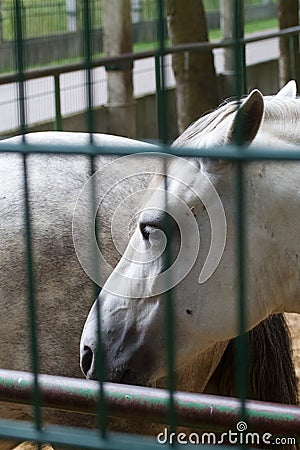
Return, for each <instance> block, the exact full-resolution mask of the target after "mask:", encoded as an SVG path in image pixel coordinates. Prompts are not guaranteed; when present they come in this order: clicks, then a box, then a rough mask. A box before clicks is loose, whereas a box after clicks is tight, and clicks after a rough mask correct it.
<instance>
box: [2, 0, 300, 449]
mask: <svg viewBox="0 0 300 450" xmlns="http://www.w3.org/2000/svg"><path fill="white" fill-rule="evenodd" d="M83 5H84V8H83V23H84V26H83V28H84V43H85V45H84V54H85V59H84V64H83V67H84V68H85V70H86V98H87V123H88V130H89V132H90V144H89V145H87V146H85V147H84V148H83V147H81V146H77V147H76V146H74V147H72V148H69V147H68V148H63V149H62V148H61V147H57V146H55V145H47V146H44V147H41V146H39V147H36V146H34V145H29V144H27V143H26V137H25V133H26V130H27V122H26V98H25V91H24V83H25V80H26V79H27V78H28V74H27V72H26V70H25V65H24V53H23V27H22V8H21V2H20V0H15V3H14V7H15V33H16V61H17V73H16V74H15V75H14V79H15V80H17V81H18V89H19V91H18V97H19V122H20V133H21V134H23V135H24V139H23V143H22V144H20V145H18V147H16V145H12V144H6V145H5V146H3V147H2V148H1V151H5V152H14V153H15V152H16V153H19V154H21V155H23V168H24V203H25V217H24V227H25V230H26V270H27V288H28V314H29V316H28V320H29V324H30V330H31V356H32V375H30V374H28V375H25V374H22V375H20V374H11V373H7V372H5V371H0V391H1V395H0V399H1V400H5V401H22V402H24V403H25V404H33V408H34V416H35V420H34V422H33V423H29V422H27V423H23V422H18V421H12V420H4V419H1V420H0V437H1V438H7V437H9V438H14V439H16V440H30V441H36V442H40V443H41V442H51V443H53V444H59V445H66V446H73V447H82V448H103V449H122V450H124V449H134V448H138V449H141V448H143V449H147V448H149V449H150V448H153V449H154V448H161V444H158V443H157V442H155V441H154V440H153V439H150V438H146V437H141V436H128V435H124V434H122V435H119V434H112V433H109V432H108V431H107V430H106V411H107V406H109V407H110V411H113V413H114V414H116V415H123V414H129V415H130V414H131V415H132V416H134V415H142V414H143V412H144V414H145V417H147V419H149V417H150V418H151V419H153V420H157V421H162V420H163V419H164V418H167V422H168V423H169V425H170V430H171V431H172V430H175V429H176V426H177V425H180V424H181V425H190V426H193V427H197V426H198V427H200V428H201V426H203V425H206V426H210V425H211V426H212V427H219V428H221V429H222V427H223V428H224V427H226V426H229V425H231V424H233V423H236V420H237V419H239V420H243V419H245V418H246V417H247V420H250V421H251V423H252V424H253V426H254V430H257V431H258V432H259V431H261V430H262V429H263V422H264V420H267V422H268V424H271V426H272V430H275V432H278V433H283V434H285V435H286V434H287V433H294V434H295V435H296V433H297V434H299V428H298V427H299V420H300V412H299V409H298V408H297V407H287V406H282V407H279V406H277V407H274V406H273V407H272V406H270V407H268V405H267V404H265V405H263V406H261V405H259V404H257V403H256V402H250V403H248V402H247V403H246V397H247V361H246V358H245V355H246V354H247V340H246V334H245V323H246V317H245V314H246V311H245V293H246V289H247V286H246V281H245V255H244V248H245V242H244V239H245V238H244V220H245V216H246V214H247V211H245V210H244V191H243V187H244V178H243V161H245V160H250V159H251V160H257V159H261V160H263V159H266V160H271V159H274V160H299V159H300V155H299V154H297V153H296V152H294V151H288V150H286V149H280V150H278V151H276V152H275V151H274V152H272V153H271V152H270V151H266V150H265V149H251V151H248V150H247V149H246V148H244V147H243V146H242V143H243V137H242V135H241V136H238V137H237V140H236V145H235V146H232V147H226V150H225V149H224V148H222V147H218V148H213V149H209V150H208V149H194V148H193V149H184V156H189V155H191V156H195V154H197V155H198V156H209V157H213V158H225V159H233V160H236V161H237V163H238V166H239V170H238V177H237V189H238V192H239V195H238V202H237V222H238V236H237V248H238V260H237V271H238V274H237V279H238V283H239V286H238V297H239V302H238V304H239V308H238V311H237V315H238V322H239V333H240V338H239V342H238V346H237V363H236V372H237V380H238V393H239V400H236V401H234V400H228V399H224V401H223V403H222V400H221V398H216V400H215V403H213V401H212V399H211V398H207V397H205V396H201V395H197V396H196V395H188V394H186V396H182V395H180V394H177V393H175V381H174V351H175V349H174V344H173V342H174V339H173V336H174V329H175V327H176V323H175V322H174V318H173V309H172V296H171V293H168V294H167V295H166V319H167V320H166V330H167V331H166V333H167V340H168V391H166V392H164V393H161V392H160V391H156V390H154V389H148V390H147V389H145V388H134V387H132V388H130V387H127V388H126V387H124V389H123V390H122V388H121V387H120V386H119V387H117V388H114V386H113V385H110V384H109V383H108V384H106V383H104V382H103V373H102V372H103V371H100V374H101V376H100V381H99V383H97V382H86V381H84V380H83V381H79V380H78V381H75V380H68V379H65V381H64V382H63V379H61V378H51V377H47V376H40V375H39V354H38V333H37V324H36V304H35V273H34V271H35V269H34V262H33V256H32V254H33V250H32V230H31V216H30V202H29V179H28V174H27V158H28V155H29V154H31V153H34V152H38V153H59V154H70V153H72V154H84V155H87V157H89V158H90V162H91V165H90V167H91V173H93V171H94V162H93V158H94V156H95V155H97V154H110V153H113V154H128V153H136V152H139V151H144V149H130V148H128V149H124V148H113V149H112V148H105V147H103V148H99V147H97V148H96V147H95V146H94V145H93V136H92V132H93V129H94V124H93V92H92V75H91V70H92V67H93V66H94V65H95V61H92V55H91V45H90V36H91V11H90V4H89V0H84V2H83ZM163 6H164V2H163V0H157V11H158V17H159V18H158V20H157V27H158V36H159V46H158V50H157V51H156V52H155V61H156V82H157V104H158V109H157V115H158V123H159V138H160V142H161V144H162V147H161V149H160V150H161V152H163V153H170V154H176V155H181V154H182V153H183V152H182V150H181V149H180V148H172V149H171V148H169V147H168V146H167V144H168V122H167V117H168V107H167V102H166V89H165V78H164V57H165V55H166V53H172V52H176V51H184V50H189V49H191V48H193V49H196V48H198V49H199V51H201V49H202V48H203V46H202V45H201V44H200V45H199V44H194V45H184V46H179V47H178V48H172V49H166V48H165V36H164V26H163V21H164V11H163ZM235 6H236V17H235V23H234V34H235V39H234V41H233V42H227V43H225V44H222V45H223V46H224V45H225V46H226V45H227V46H229V45H232V46H233V47H234V50H235V65H236V77H235V83H236V95H237V97H238V98H239V99H240V98H241V97H242V96H243V94H244V93H245V90H246V75H245V40H244V39H243V29H242V27H241V23H242V21H241V20H240V17H241V15H242V8H243V1H242V0H235ZM296 33H299V29H295V30H292V31H291V34H296ZM220 45H221V44H220ZM216 46H217V45H213V46H212V45H210V46H209V45H208V46H206V47H210V48H212V47H216ZM142 56H143V55H142ZM142 56H141V55H140V56H139V55H136V56H134V55H127V56H126V55H125V56H123V57H122V58H120V59H129V60H133V59H134V58H138V57H142ZM114 60H115V59H110V60H108V59H106V60H103V61H102V62H101V63H102V64H107V63H108V62H111V61H114ZM51 70H52V69H51ZM29 76H30V74H29ZM57 83H58V81H57ZM57 91H58V92H59V86H58V85H57ZM56 107H57V111H58V118H57V120H59V96H58V95H57V98H56ZM58 127H59V126H58ZM91 207H93V205H91ZM98 322H99V324H98V329H99V331H100V318H99V317H98ZM99 364H100V367H103V364H102V361H99ZM20 376H21V377H22V380H21V381H20ZM74 396H77V400H76V401H75V402H74ZM68 399H69V400H68ZM127 400H130V405H127V404H126V401H127ZM42 406H50V407H58V408H60V409H65V410H68V409H72V408H73V409H75V410H76V411H81V412H87V411H89V412H90V413H91V414H98V416H99V421H98V423H99V430H96V431H87V430H84V429H73V428H66V427H59V426H47V427H46V428H44V426H43V423H42V420H41V408H42ZM153 406H155V408H156V409H157V411H158V412H156V413H155V412H153ZM211 408H213V409H214V408H215V410H216V413H215V415H214V414H212V413H211ZM259 408H260V409H259ZM148 411H150V412H149V415H147V414H148ZM165 420H166V419H165ZM167 446H168V445H167ZM185 448H194V446H193V445H185ZM207 448H209V447H207ZM212 448H213V447H212ZM225 448H226V447H225Z"/></svg>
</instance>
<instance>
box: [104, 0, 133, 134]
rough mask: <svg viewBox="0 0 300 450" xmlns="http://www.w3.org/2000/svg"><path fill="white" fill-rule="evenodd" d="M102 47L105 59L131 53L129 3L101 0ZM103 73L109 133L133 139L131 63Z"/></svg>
mask: <svg viewBox="0 0 300 450" xmlns="http://www.w3.org/2000/svg"><path fill="white" fill-rule="evenodd" d="M103 44H104V52H105V54H106V55H107V56H117V55H121V54H122V53H130V52H132V24H131V2H130V0H122V1H120V0H104V2H103ZM106 70H107V89H108V104H107V107H108V130H109V133H111V134H117V135H122V136H128V137H135V136H136V118H135V105H134V95H133V79H132V63H130V62H129V63H128V62H116V63H115V64H111V65H110V66H107V67H106Z"/></svg>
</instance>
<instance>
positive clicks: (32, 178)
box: [0, 132, 227, 449]
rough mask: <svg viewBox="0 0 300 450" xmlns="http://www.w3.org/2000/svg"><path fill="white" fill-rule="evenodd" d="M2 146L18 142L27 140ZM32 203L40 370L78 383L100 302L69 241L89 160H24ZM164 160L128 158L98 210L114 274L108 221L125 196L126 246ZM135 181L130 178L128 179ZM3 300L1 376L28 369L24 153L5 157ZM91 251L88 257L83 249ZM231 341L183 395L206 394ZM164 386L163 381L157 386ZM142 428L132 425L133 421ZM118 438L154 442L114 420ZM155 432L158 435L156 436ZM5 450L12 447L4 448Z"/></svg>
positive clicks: (18, 410) (213, 352)
mask: <svg viewBox="0 0 300 450" xmlns="http://www.w3.org/2000/svg"><path fill="white" fill-rule="evenodd" d="M94 139H95V143H96V144H97V145H111V146H115V145H119V146H126V145H127V146H131V147H132V146H139V147H141V148H145V149H147V148H150V146H149V144H144V143H142V142H138V141H132V140H128V139H125V138H117V137H115V136H105V135H94ZM26 141H27V142H28V143H30V144H36V145H45V144H49V143H51V144H56V145H63V146H66V145H81V144H82V145H83V144H86V143H88V142H89V136H88V135H87V134H82V133H55V132H46V133H32V134H28V135H27V136H26ZM6 142H8V143H20V142H21V137H16V138H11V139H7V140H6V141H3V143H1V144H0V146H2V147H3V149H4V148H5V144H6ZM114 160H115V157H112V156H99V157H96V158H95V168H96V169H99V168H102V167H104V166H105V165H106V164H109V163H111V162H112V161H114ZM27 165H28V176H29V179H28V182H29V195H30V216H31V232H32V246H33V261H34V277H35V299H36V304H37V325H38V341H39V348H38V350H39V360H40V365H39V371H40V372H41V373H47V374H52V375H62V376H70V377H81V376H82V373H81V371H80V364H79V352H78V350H79V342H80V335H81V332H82V327H83V324H84V319H85V317H86V315H87V312H88V310H89V308H90V306H91V304H92V302H93V300H94V298H95V291H94V287H93V286H92V283H91V280H90V279H89V277H88V276H87V275H86V273H85V272H84V270H83V269H82V267H81V265H80V264H79V262H78V259H77V256H76V253H75V250H74V245H73V239H72V216H73V210H74V207H75V205H76V201H77V198H78V195H79V193H80V191H81V189H82V187H83V185H84V183H85V182H86V181H87V180H88V179H89V173H90V161H89V158H88V157H85V156H73V155H68V156H66V155H64V156H60V155H29V156H28V157H27ZM160 165H161V162H160V161H159V160H158V159H156V158H155V157H152V158H147V160H145V158H142V159H140V158H139V157H138V156H137V157H136V158H132V159H131V160H130V166H129V165H128V164H127V165H125V166H124V167H123V169H122V170H123V171H122V172H121V173H114V176H115V177H116V178H118V177H120V178H122V179H124V181H123V183H120V186H119V187H118V186H116V187H115V189H114V190H113V192H112V193H110V192H108V195H107V197H105V200H104V201H103V202H102V203H101V207H100V209H99V235H100V236H99V242H100V243H103V244H101V245H102V247H103V253H104V255H105V257H106V258H107V260H108V262H109V263H110V264H111V265H112V267H114V266H115V265H116V264H117V262H118V260H119V259H120V254H119V252H118V250H117V249H116V247H115V243H114V242H113V240H112V232H111V227H110V223H111V221H112V218H113V215H114V212H115V210H116V208H117V206H118V205H119V204H120V203H121V202H122V201H123V199H124V196H126V195H127V196H128V202H127V208H126V210H127V214H125V212H126V211H125V212H124V215H122V214H121V215H118V221H117V222H116V230H115V232H116V235H117V239H118V246H119V247H120V248H125V247H126V245H127V242H128V240H129V237H130V230H129V229H128V223H129V222H130V218H131V217H133V216H134V215H135V212H136V211H137V208H138V205H137V202H136V197H132V194H133V193H135V192H137V191H140V190H141V189H142V188H143V187H144V188H146V187H147V186H148V184H149V182H150V180H151V178H152V174H151V173H152V172H155V171H157V170H158V169H159V167H160ZM130 170H131V171H133V170H135V171H136V172H137V173H139V176H137V177H131V178H130V179H127V175H128V172H129V171H130ZM0 179H1V184H0V211H1V225H0V241H1V251H0V255H1V257H0V302H1V310H2V315H1V325H0V339H1V358H0V367H1V368H2V369H11V370H21V371H24V370H25V371H27V370H31V369H32V366H31V359H30V338H29V336H30V334H29V333H30V331H29V327H28V325H27V324H28V301H27V294H26V264H27V261H26V256H25V231H24V186H23V159H22V156H21V155H18V154H7V153H3V154H2V153H1V154H0ZM110 184H111V180H109V179H106V178H105V177H104V178H101V179H100V183H99V185H98V186H97V188H98V189H99V190H100V191H101V192H102V193H105V192H106V190H107V188H108V186H109V185H110ZM78 220H79V223H78V224H77V225H78V227H81V230H82V236H83V239H85V238H86V235H85V232H86V228H87V226H86V217H84V216H79V218H78ZM87 251H88V250H87ZM226 346H227V343H226V342H224V343H218V344H217V345H215V346H214V347H213V348H211V349H209V350H208V351H207V352H206V353H203V354H202V355H201V357H200V358H197V359H196V361H195V362H194V363H193V365H191V366H190V367H189V368H184V369H183V370H180V371H179V373H178V376H179V386H180V388H182V389H186V390H190V391H195V392H202V391H203V390H204V389H205V386H206V384H207V382H208V380H209V379H210V378H211V376H212V374H213V373H214V371H215V369H216V367H217V365H218V363H219V361H220V359H221V357H222V355H223V353H224V350H225V348H226ZM161 383H163V380H162V381H161ZM0 411H1V413H0V414H1V417H3V418H11V419H23V420H24V419H28V418H32V417H33V416H32V414H33V412H32V409H31V408H30V407H24V406H22V405H16V404H11V403H9V404H8V403H3V402H1V403H0ZM43 418H44V420H45V421H46V422H50V423H59V424H69V425H73V426H76V425H78V426H82V424H83V423H84V425H85V426H92V425H93V424H94V419H93V418H91V416H82V414H79V415H76V414H71V413H66V412H60V411H53V410H52V411H51V410H47V409H44V410H43ZM135 422H136V421H135ZM111 425H112V428H115V429H117V430H118V431H120V430H124V431H126V430H127V431H131V432H134V431H136V432H137V433H140V432H142V431H144V432H145V433H149V434H154V433H155V428H154V426H151V425H150V424H145V423H133V422H132V421H128V422H127V421H125V420H124V419H122V420H117V419H115V420H114V421H111ZM158 430H159V429H158V428H156V431H157V432H158ZM0 448H1V449H6V448H10V444H8V443H7V442H5V441H2V440H1V442H0Z"/></svg>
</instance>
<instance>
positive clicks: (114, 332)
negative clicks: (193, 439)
mask: <svg viewBox="0 0 300 450" xmlns="http://www.w3.org/2000/svg"><path fill="white" fill-rule="evenodd" d="M288 95H290V94H288ZM292 97H293V95H292ZM237 106H238V105H237V103H236V102H233V103H229V104H226V105H224V106H222V107H221V108H220V109H219V110H216V111H215V112H213V113H211V114H208V115H207V116H204V117H203V118H201V119H199V121H197V122H196V123H195V124H193V125H192V126H191V127H190V128H189V129H187V130H186V131H185V132H184V133H183V134H182V135H181V136H180V137H179V138H178V140H177V141H175V144H174V145H178V146H187V147H193V146H194V147H198V146H199V147H209V146H211V145H219V144H226V143H230V142H232V140H233V139H234V138H235V136H237V134H238V130H237V127H238V122H239V121H241V123H242V125H243V138H244V142H246V143H247V144H249V145H252V146H255V145H258V146H265V145H266V144H267V145H268V146H269V148H274V147H278V146H279V147H280V146H282V145H283V142H287V144H288V145H289V146H290V147H291V148H295V151H298V150H297V145H298V144H299V141H300V135H299V134H298V135H296V133H297V127H296V126H295V123H297V120H298V119H297V118H298V117H299V114H300V100H298V99H294V98H289V97H288V96H286V92H281V93H279V95H278V96H275V97H267V98H263V97H262V95H261V94H260V92H259V91H253V92H252V93H251V94H250V95H249V96H248V97H247V98H246V99H245V100H244V101H243V103H242V106H241V107H240V108H239V110H238V113H237ZM239 118H240V119H239ZM278 122H279V123H278ZM275 130H277V131H276V132H275ZM267 137H268V139H267V141H266V138H267ZM167 169H168V170H167V171H166V178H167V184H168V189H167V192H168V196H167V213H168V214H169V215H172V216H173V217H175V218H176V219H177V218H178V217H180V221H181V222H180V233H181V236H183V237H184V245H185V246H187V248H189V249H190V252H191V251H192V249H193V247H195V245H196V243H195V236H196V234H195V232H194V231H193V226H194V225H193V224H192V222H191V221H190V222H188V220H187V219H186V221H184V220H183V219H182V217H183V216H184V214H186V215H187V216H188V215H189V214H190V213H191V212H192V214H193V215H194V216H195V222H196V225H197V228H198V230H201V245H200V246H199V250H198V252H197V257H196V259H195V262H194V264H193V265H191V268H190V270H189V272H188V273H187V274H186V276H185V277H183V278H182V279H181V281H180V282H178V283H177V285H174V286H172V296H173V305H174V316H175V322H176V331H175V344H176V349H177V360H176V364H177V367H179V366H181V365H184V364H188V362H189V360H190V359H191V358H192V357H193V356H194V355H197V354H201V352H203V351H206V350H207V349H208V348H210V347H211V346H212V345H213V344H214V343H216V342H220V341H225V340H229V339H231V338H233V337H235V336H237V335H238V326H237V321H236V315H237V313H236V298H237V285H238V279H237V271H236V262H237V248H236V234H237V220H236V215H237V211H236V206H235V205H236V195H237V193H236V176H237V170H238V169H237V165H236V164H234V163H231V162H226V161H210V160H207V159H206V158H203V159H199V158H198V159H197V158H195V160H194V163H189V164H188V163H183V162H182V163H180V160H178V159H176V160H175V161H174V160H173V161H171V162H170V164H168V167H167ZM244 177H245V204H246V205H245V210H246V211H247V217H248V219H247V228H246V229H247V237H246V260H245V263H246V284H247V291H248V295H247V314H246V316H247V324H246V328H247V330H250V329H252V328H254V327H255V326H256V325H257V324H259V323H260V322H261V321H263V320H264V319H266V318H267V317H269V316H271V315H272V314H275V313H280V312H283V311H286V312H297V313H299V312H300V303H299V298H300V296H299V294H300V284H299V260H298V257H299V247H300V241H299V233H298V227H297V223H298V220H299V217H300V201H299V200H300V199H299V193H300V191H299V165H298V164H297V163H291V162H290V163H287V162H286V163H279V162H277V163H276V162H269V163H268V162H265V163H264V162H249V163H246V164H245V168H244ZM154 184H155V185H156V186H157V188H158V189H156V190H155V191H154V192H153V194H152V195H151V196H150V198H149V199H148V201H147V202H146V203H145V205H144V209H143V211H142V212H141V213H140V215H139V217H138V220H137V227H136V230H135V232H134V234H133V236H132V238H131V241H130V243H129V245H128V248H127V250H126V252H125V254H124V257H123V258H122V259H121V260H120V262H119V264H118V265H117V267H116V269H115V270H114V272H113V273H112V275H111V276H110V278H109V279H108V280H107V283H106V284H105V286H104V288H103V290H102V292H101V294H100V296H99V302H98V301H96V302H95V304H94V306H93V308H92V310H91V311H90V314H89V317H88V319H87V321H86V324H85V328H84V331H83V335H82V340H81V364H82V368H83V371H84V373H85V374H86V376H87V377H89V378H93V377H95V365H94V362H95V356H96V354H97V345H96V340H95V337H96V334H97V333H96V329H95V320H94V317H95V313H96V311H97V308H98V307H99V304H100V305H101V306H100V307H101V317H102V321H103V323H102V333H103V340H104V345H105V346H106V348H107V350H108V349H109V354H108V362H107V365H108V379H111V380H114V381H117V380H118V381H120V380H121V381H123V382H126V381H128V380H129V381H131V382H134V381H135V382H139V383H149V381H151V380H155V379H156V377H159V376H162V375H163V374H164V373H165V370H166V365H165V354H166V340H165V339H164V338H163V337H162V336H161V333H160V330H161V329H163V320H164V295H163V291H162V289H161V286H160V279H161V274H162V273H163V272H164V270H165V269H166V267H165V260H164V259H163V256H162V255H163V251H162V249H163V248H164V246H165V245H166V244H165V240H166V236H167V233H168V231H167V229H166V225H165V223H166V214H165V211H166V206H165V205H166V194H164V195H163V194H162V192H165V186H166V180H165V179H162V178H160V179H158V180H156V181H155V182H154ZM212 186H213V187H212ZM214 189H215V190H216V191H217V192H218V193H219V196H220V199H221V205H224V210H225V214H226V221H224V218H223V216H222V211H221V209H222V208H221V206H220V204H218V202H217V197H216V195H215V191H214ZM200 200H201V201H200ZM182 202H184V203H185V206H186V208H185V209H184V207H183V206H182ZM217 210H218V212H219V215H216V214H217ZM213 214H215V216H213ZM213 217H215V218H216V217H218V218H219V222H218V221H216V220H215V223H214V224H213V223H212V222H213V220H212V218H213ZM222 221H223V222H222ZM226 226H227V237H226V245H225V248H224V253H223V248H222V242H221V241H220V240H219V241H218V237H219V236H220V235H221V234H222V233H223V234H224V229H225V228H226ZM173 230H175V231H174V233H173V236H172V239H173V241H172V242H173V244H174V247H175V248H177V249H178V248H180V233H179V232H178V230H176V227H174V225H173ZM210 241H211V246H214V249H215V250H214V252H215V253H214V254H213V255H211V258H210V262H209V264H210V266H211V267H213V270H212V273H210V274H209V276H208V277H206V279H203V275H202V274H203V270H204V269H203V267H204V266H205V265H206V266H207V265H208V266H209V264H208V262H207V259H208V258H207V259H206V255H207V254H210V253H209V252H210V246H209V243H210ZM213 241H215V243H214V244H213ZM216 242H217V245H216ZM182 247H183V245H182ZM218 252H219V254H218V255H217V253H218ZM139 254H143V255H144V258H146V259H144V260H143V261H142V264H140V261H141V258H140V257H139V256H138V255H139ZM216 255H217V256H216ZM220 256H221V257H220ZM139 258H140V259H139ZM212 259H213V261H212ZM185 262H186V260H184V263H185ZM176 270H178V269H177V268H176ZM176 270H174V271H173V272H171V277H172V275H173V276H174V277H175V278H176V276H177V272H176ZM199 274H200V276H199ZM201 277H202V278H201ZM204 278H205V277H204ZM116 285H117V286H121V288H118V289H116V288H115V286H116ZM168 288H170V286H167V288H166V290H167V289H168ZM121 289H123V296H122V295H121V293H120V291H121ZM120 304H122V307H121V308H120ZM133 336H134V338H133ZM127 342H128V344H127Z"/></svg>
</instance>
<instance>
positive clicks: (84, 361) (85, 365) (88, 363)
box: [81, 345, 94, 377]
mask: <svg viewBox="0 0 300 450" xmlns="http://www.w3.org/2000/svg"><path fill="white" fill-rule="evenodd" d="M93 357H94V354H93V351H92V350H91V349H90V347H88V346H87V345H85V346H84V347H83V352H82V355H81V369H82V371H83V373H84V375H85V376H86V377H87V374H88V372H89V370H90V368H91V367H92V363H93Z"/></svg>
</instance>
